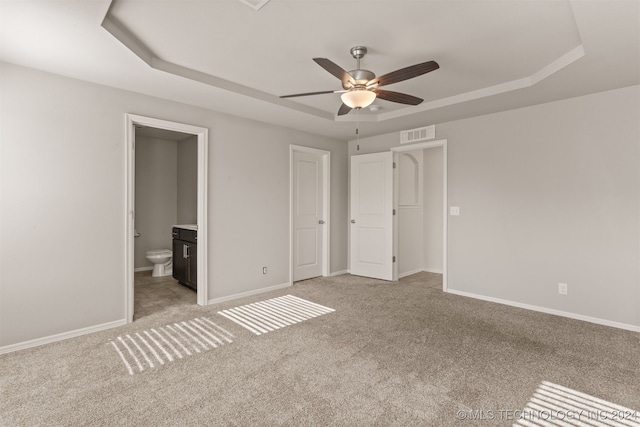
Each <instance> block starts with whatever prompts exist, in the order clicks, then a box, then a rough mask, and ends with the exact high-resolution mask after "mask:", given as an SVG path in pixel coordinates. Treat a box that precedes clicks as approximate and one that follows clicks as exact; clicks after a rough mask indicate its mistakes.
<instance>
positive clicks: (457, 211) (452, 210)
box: [449, 206, 460, 216]
mask: <svg viewBox="0 0 640 427" xmlns="http://www.w3.org/2000/svg"><path fill="white" fill-rule="evenodd" d="M449 214H451V215H452V216H458V215H460V206H451V207H450V208H449Z"/></svg>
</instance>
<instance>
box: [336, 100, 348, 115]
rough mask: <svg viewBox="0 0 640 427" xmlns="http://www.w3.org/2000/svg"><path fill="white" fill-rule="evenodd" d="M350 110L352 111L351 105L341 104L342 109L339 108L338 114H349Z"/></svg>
mask: <svg viewBox="0 0 640 427" xmlns="http://www.w3.org/2000/svg"><path fill="white" fill-rule="evenodd" d="M349 111H351V107H349V106H348V105H347V104H344V103H343V104H342V105H341V106H340V109H339V110H338V115H339V116H344V115H345V114H347V113H348V112H349Z"/></svg>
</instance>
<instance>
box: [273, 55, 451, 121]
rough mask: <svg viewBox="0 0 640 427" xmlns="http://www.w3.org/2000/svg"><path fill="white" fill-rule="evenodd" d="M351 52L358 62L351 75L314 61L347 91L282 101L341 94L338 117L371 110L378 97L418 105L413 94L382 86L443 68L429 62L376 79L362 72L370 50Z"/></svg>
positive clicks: (433, 62)
mask: <svg viewBox="0 0 640 427" xmlns="http://www.w3.org/2000/svg"><path fill="white" fill-rule="evenodd" d="M350 52H351V56H353V57H354V58H355V60H356V61H357V68H356V69H355V70H351V71H348V72H347V71H345V70H343V69H342V68H341V67H340V66H339V65H336V64H335V63H334V62H332V61H330V60H328V59H327V58H313V60H314V61H315V62H316V63H317V64H318V65H319V66H321V67H322V68H324V69H325V70H327V71H328V72H329V73H331V74H333V75H334V76H336V77H337V78H338V79H340V81H342V87H343V89H344V90H326V91H321V92H307V93H295V94H292V95H284V96H281V97H280V98H294V97H296V96H309V95H322V94H326V93H342V95H341V96H340V98H341V99H342V105H341V106H340V109H339V110H338V115H339V116H342V115H344V114H347V113H348V112H349V111H351V110H352V109H357V110H359V109H360V108H365V107H368V106H369V105H371V103H372V102H373V101H375V99H376V98H380V99H384V100H386V101H391V102H398V103H400V104H407V105H418V104H420V103H421V102H422V101H423V99H421V98H418V97H416V96H413V95H407V94H406V93H400V92H393V91H390V90H384V89H379V87H380V86H385V85H390V84H392V83H398V82H401V81H404V80H408V79H412V78H414V77H418V76H421V75H422V74H426V73H428V72H431V71H434V70H437V69H438V68H440V66H439V65H438V63H437V62H435V61H427V62H423V63H420V64H416V65H411V66H409V67H405V68H401V69H400V70H396V71H392V72H391V73H388V74H385V75H383V76H380V77H376V75H375V74H373V72H371V71H369V70H363V69H360V59H361V58H362V57H364V55H365V54H366V53H367V48H366V47H365V46H355V47H352V48H351V50H350Z"/></svg>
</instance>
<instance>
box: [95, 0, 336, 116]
mask: <svg viewBox="0 0 640 427" xmlns="http://www.w3.org/2000/svg"><path fill="white" fill-rule="evenodd" d="M111 5H113V1H112V2H111V3H110V6H109V8H108V9H107V13H106V14H105V16H104V19H103V20H102V23H101V24H100V25H101V26H102V28H104V29H105V30H106V31H107V32H108V33H109V34H111V35H112V36H113V37H114V38H115V39H116V40H118V41H119V42H120V43H122V44H123V45H124V46H125V47H126V48H127V49H129V50H130V51H131V52H133V54H135V55H136V56H137V57H138V58H140V59H141V60H142V61H143V62H145V63H146V64H147V65H148V66H149V67H151V68H153V69H155V70H158V71H163V72H165V73H169V74H173V75H175V76H179V77H183V78H185V79H189V80H193V81H197V82H200V83H204V84H206V85H209V86H213V87H217V88H219V89H224V90H228V91H230V92H233V93H237V94H240V95H245V96H249V97H251V98H254V99H259V100H261V101H265V102H269V103H271V104H275V105H279V106H281V107H286V108H291V109H294V110H297V111H301V112H303V113H307V114H311V115H313V116H316V117H320V118H322V119H327V120H332V121H333V119H334V115H333V114H330V113H328V112H326V111H323V110H319V109H317V108H313V107H309V106H306V105H301V104H298V103H296V102H293V101H291V100H289V99H283V98H280V97H277V96H275V95H271V94H269V93H266V92H262V91H259V90H256V89H253V88H250V87H248V86H244V85H241V84H238V83H234V82H232V81H229V80H225V79H222V78H220V77H216V76H214V75H211V74H207V73H203V72H201V71H197V70H193V69H191V68H187V67H183V66H182V65H178V64H174V63H172V62H169V61H165V60H164V59H161V58H159V57H157V56H156V55H155V54H154V53H153V51H151V49H149V48H148V47H147V46H146V45H145V44H144V43H143V42H142V41H141V40H140V39H138V37H136V36H135V34H133V33H132V32H131V30H129V29H128V28H126V27H125V26H124V25H123V24H122V23H121V22H120V21H118V20H117V19H115V18H114V17H113V16H110V14H109V12H110V10H111Z"/></svg>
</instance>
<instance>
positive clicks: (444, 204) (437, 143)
mask: <svg viewBox="0 0 640 427" xmlns="http://www.w3.org/2000/svg"><path fill="white" fill-rule="evenodd" d="M436 147H442V185H443V189H442V290H443V291H444V292H447V289H448V281H447V276H448V274H447V270H448V268H447V266H448V260H447V253H448V250H447V242H448V240H449V239H448V230H449V225H448V219H449V216H448V200H447V195H448V188H449V187H448V184H447V140H446V139H439V140H436V141H429V142H422V143H418V144H408V145H407V146H405V147H391V151H393V152H394V156H393V157H394V162H396V164H397V162H398V159H397V157H398V153H401V152H404V151H413V150H421V149H422V150H424V149H429V148H436ZM394 174H397V168H396V169H394ZM397 185H398V180H397V179H396V176H394V209H396V212H397V210H398V198H397V193H398V192H397ZM393 227H394V233H393V235H394V236H393V239H394V242H393V253H394V254H397V253H398V219H397V215H396V216H395V217H394V221H393ZM393 274H394V280H398V266H397V263H395V265H394V271H393Z"/></svg>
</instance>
